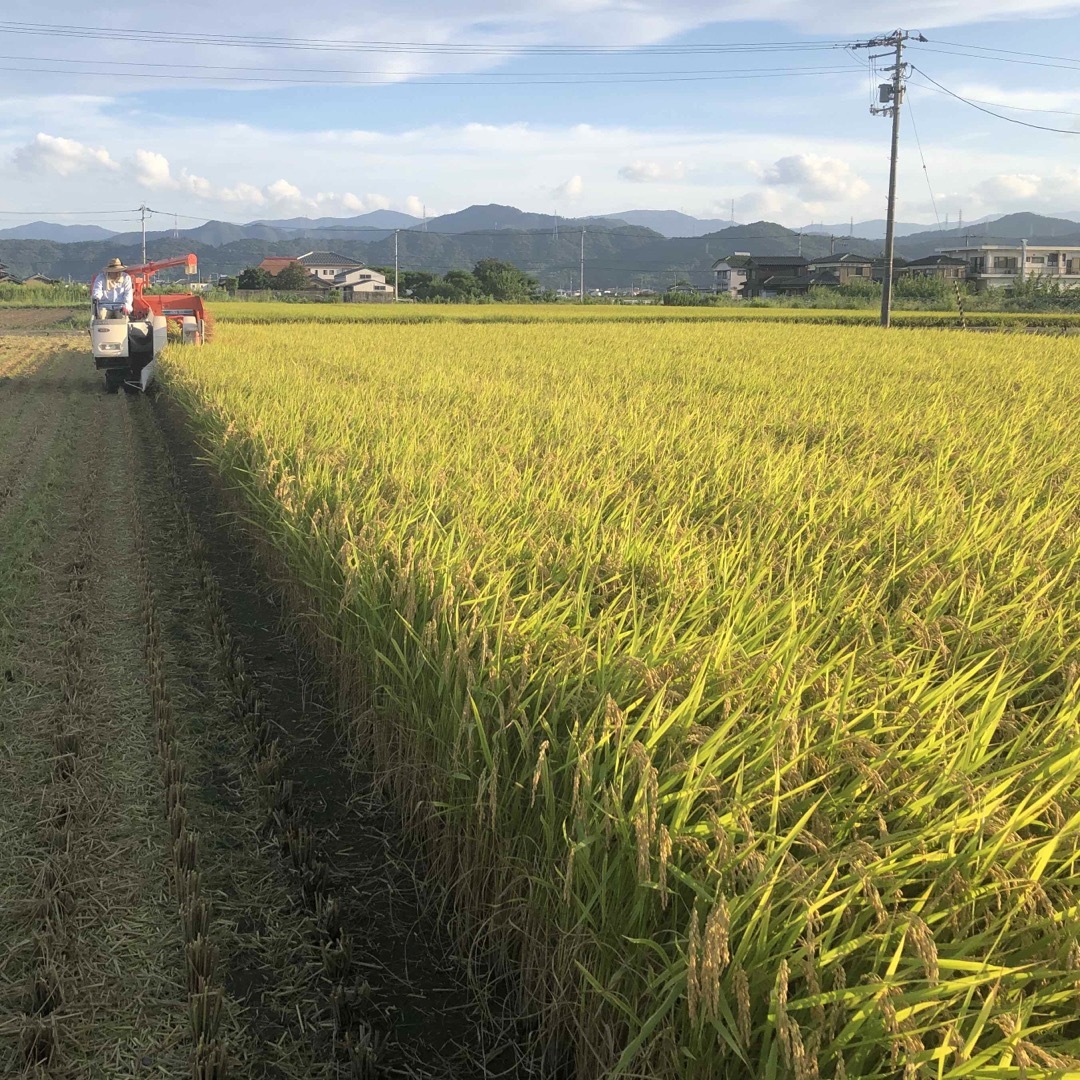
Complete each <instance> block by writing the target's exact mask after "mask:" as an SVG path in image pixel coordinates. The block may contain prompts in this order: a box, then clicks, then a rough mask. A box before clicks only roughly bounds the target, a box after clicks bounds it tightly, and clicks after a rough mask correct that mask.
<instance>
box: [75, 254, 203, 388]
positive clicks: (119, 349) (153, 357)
mask: <svg viewBox="0 0 1080 1080" xmlns="http://www.w3.org/2000/svg"><path fill="white" fill-rule="evenodd" d="M174 266H182V267H183V268H184V272H185V273H187V274H195V273H198V268H199V263H198V260H197V258H196V257H195V256H194V255H182V256H180V257H179V258H176V259H161V260H159V261H158V262H151V263H146V264H145V265H143V266H133V267H131V268H130V269H129V270H128V274H129V275H130V277H131V290H132V311H131V315H130V316H125V315H124V313H123V311H122V310H120V308H119V305H116V304H101V303H95V305H94V308H93V311H92V314H91V322H90V340H91V343H92V346H93V351H94V364H95V366H96V367H97V368H98V370H100V371H104V372H105V389H106V390H108V391H109V393H112V394H115V393H117V392H118V391H119V390H120V388H121V387H123V389H124V390H125V392H127V393H138V392H139V391H141V390H146V389H147V388H148V387H149V386H150V384H151V383H152V382H153V380H154V375H155V373H156V371H157V358H158V354H159V353H160V352H161V350H162V349H163V348H165V344H166V342H167V341H168V336H169V335H168V327H169V323H170V322H172V323H174V324H175V325H176V326H177V327H178V328H179V329H180V334H179V337H180V340H182V341H183V343H184V344H186V345H201V344H202V342H203V339H204V337H205V333H206V310H205V308H204V306H203V302H202V297H201V296H195V295H193V294H191V293H176V294H173V295H160V294H159V295H152V296H147V295H145V294H144V290H145V288H146V285H147V283H148V282H149V280H150V278H151V277H152V276H153V275H154V274H156V273H157V272H158V271H159V270H166V269H168V268H170V267H174Z"/></svg>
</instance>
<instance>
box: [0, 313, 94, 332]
mask: <svg viewBox="0 0 1080 1080" xmlns="http://www.w3.org/2000/svg"><path fill="white" fill-rule="evenodd" d="M89 323H90V315H89V311H87V310H86V309H84V308H77V307H60V308H0V334H4V335H10V334H34V335H41V334H62V335H64V336H72V335H73V333H76V332H77V331H78V329H79V327H80V326H81V325H82V324H86V325H87V326H89Z"/></svg>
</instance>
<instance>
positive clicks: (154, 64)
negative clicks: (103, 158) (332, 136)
mask: <svg viewBox="0 0 1080 1080" xmlns="http://www.w3.org/2000/svg"><path fill="white" fill-rule="evenodd" d="M0 60H14V61H21V62H23V63H28V64H30V63H32V64H82V65H84V66H85V65H87V64H104V65H106V66H107V67H137V68H159V69H173V68H176V69H181V70H183V71H189V70H191V71H234V72H235V71H269V72H277V73H279V74H281V73H289V74H293V73H295V74H300V75H305V74H322V75H377V76H381V77H383V78H388V79H390V78H401V77H409V78H412V77H417V78H424V77H428V78H453V77H455V76H459V75H460V76H462V77H464V76H466V75H468V76H473V75H476V74H484V75H485V77H488V75H489V73H487V72H484V73H477V72H465V71H401V70H394V71H365V70H362V69H357V68H318V67H311V68H293V67H284V68H283V67H280V66H277V65H275V66H250V65H240V66H238V65H235V64H189V63H186V62H177V63H175V64H172V63H165V62H162V61H149V60H105V59H101V58H97V59H94V60H72V59H68V58H66V57H63V56H22V55H19V56H5V55H0ZM732 70H733V72H734V73H735V74H740V73H745V74H759V73H761V74H768V73H771V72H775V71H784V70H787V71H792V72H796V73H801V72H806V73H810V74H816V73H818V72H819V71H820V70H821V69H820V68H812V67H801V68H800V67H796V68H786V69H785V68H776V67H772V66H770V67H766V68H734V69H732ZM837 70H846V69H843V68H840V69H837ZM77 74H100V72H79V73H77ZM110 74H113V73H110ZM115 74H123V73H122V72H116V73H115ZM567 74H578V73H576V72H571V73H568V72H565V71H515V72H491V73H490V77H491V78H547V77H551V78H561V77H565V76H566V75H567ZM581 74H586V75H593V76H598V77H604V76H608V75H611V76H623V75H626V76H631V75H649V76H662V75H721V74H725V73H724V72H722V71H717V69H716V68H703V69H690V70H685V69H678V70H670V71H665V70H649V71H610V72H583V73H581ZM175 77H176V78H180V77H181V76H179V75H177V76H175ZM186 77H187V78H198V76H186ZM253 81H256V82H265V81H272V80H270V79H263V78H261V77H255V78H254V80H253Z"/></svg>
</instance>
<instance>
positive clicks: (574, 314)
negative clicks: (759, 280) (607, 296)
mask: <svg viewBox="0 0 1080 1080" xmlns="http://www.w3.org/2000/svg"><path fill="white" fill-rule="evenodd" d="M214 314H215V317H216V318H217V319H219V320H220V321H222V322H232V323H245V324H253V325H270V324H277V323H311V322H315V323H328V324H331V325H335V326H336V325H337V324H339V323H349V324H351V323H383V322H389V323H393V324H395V325H397V324H399V323H403V322H404V323H410V324H412V323H473V322H481V323H490V322H495V323H540V324H543V325H548V324H550V323H574V324H576V323H578V322H585V323H588V324H590V325H591V324H594V323H606V322H615V323H655V322H664V323H669V322H670V323H676V324H679V323H684V322H686V323H698V322H706V323H711V322H718V323H729V322H768V323H773V322H778V323H799V324H800V325H802V324H811V325H814V324H820V325H841V326H876V325H877V324H878V312H877V310H876V309H874V310H869V309H862V310H859V309H836V310H830V309H827V308H791V307H788V308H784V307H774V308H766V307H753V306H751V305H746V306H731V307H664V306H661V305H657V304H572V303H560V304H385V305H383V304H304V303H297V304H294V303H280V302H267V303H264V302H262V301H251V300H237V301H231V302H228V303H223V304H217V305H215V306H214ZM893 321H894V324H895V325H896V326H905V327H908V326H914V327H919V326H933V327H947V328H952V329H960V328H961V319H960V315H959V312H956V311H897V312H894V313H893ZM967 325H968V326H969V327H995V328H999V329H1018V330H1019V329H1024V328H1028V327H1036V328H1046V329H1049V330H1061V331H1063V330H1067V329H1070V328H1074V327H1080V315H1078V314H1075V313H1071V312H1039V313H1028V312H1016V311H1008V312H1002V311H974V312H968V314H967Z"/></svg>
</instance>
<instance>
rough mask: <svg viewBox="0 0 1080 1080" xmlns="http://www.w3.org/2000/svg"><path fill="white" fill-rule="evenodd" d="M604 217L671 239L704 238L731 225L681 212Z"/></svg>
mask: <svg viewBox="0 0 1080 1080" xmlns="http://www.w3.org/2000/svg"><path fill="white" fill-rule="evenodd" d="M604 217H606V218H612V219H618V220H620V221H625V222H626V223H627V224H628V225H641V226H642V227H643V228H646V229H652V230H653V232H658V233H659V234H660V235H661V236H669V237H670V236H704V235H705V234H706V233H711V232H716V231H717V230H718V229H726V228H728V227H729V226H730V225H731V222H730V221H727V220H723V219H721V218H696V217H692V216H691V215H690V214H684V213H682V212H681V211H679V210H627V211H625V212H624V213H621V214H605V215H604Z"/></svg>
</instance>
